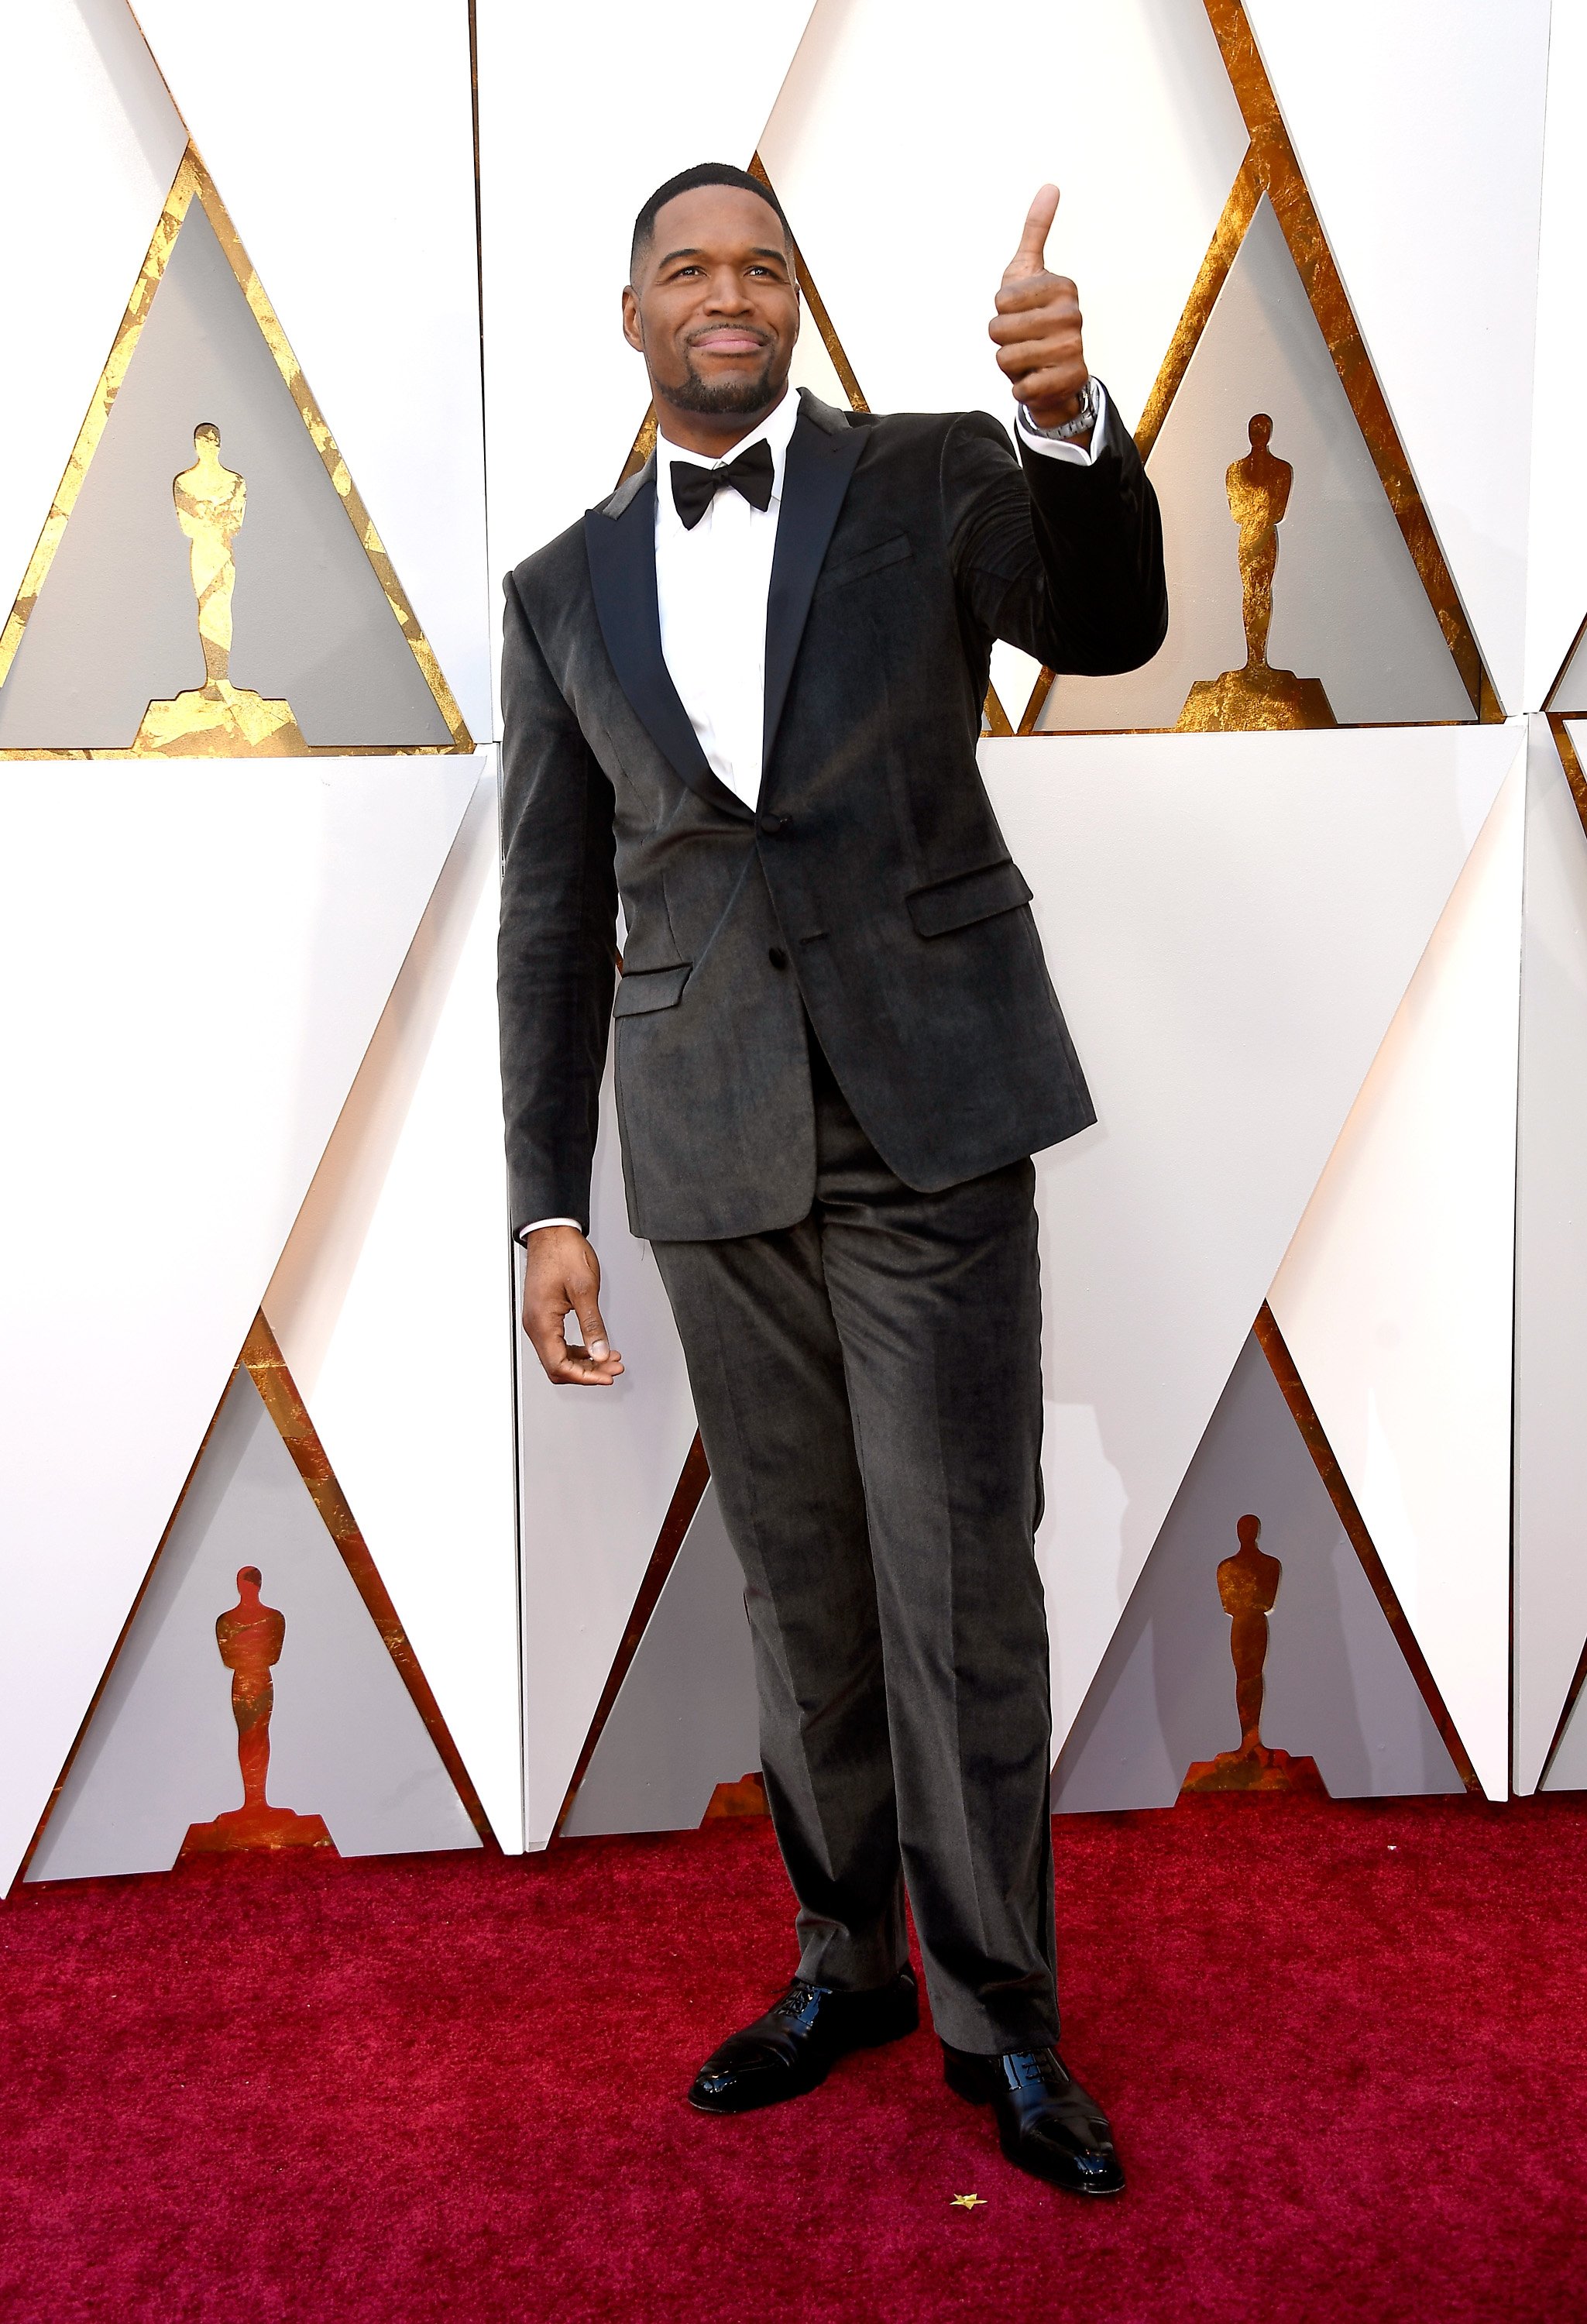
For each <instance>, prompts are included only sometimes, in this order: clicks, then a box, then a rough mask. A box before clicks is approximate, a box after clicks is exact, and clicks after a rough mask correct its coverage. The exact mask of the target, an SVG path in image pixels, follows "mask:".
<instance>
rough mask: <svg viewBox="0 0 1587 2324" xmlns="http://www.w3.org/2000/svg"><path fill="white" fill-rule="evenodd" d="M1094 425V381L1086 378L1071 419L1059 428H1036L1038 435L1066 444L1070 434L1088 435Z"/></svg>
mask: <svg viewBox="0 0 1587 2324" xmlns="http://www.w3.org/2000/svg"><path fill="white" fill-rule="evenodd" d="M1095 426H1096V382H1095V380H1094V379H1088V380H1087V381H1086V383H1085V385H1084V388H1083V389H1082V390H1081V393H1080V409H1079V410H1078V411H1077V412H1076V413H1075V417H1074V419H1073V420H1065V422H1064V424H1063V426H1062V427H1061V428H1038V429H1037V431H1036V432H1037V434H1038V436H1046V437H1047V438H1049V439H1050V440H1051V441H1052V442H1053V443H1055V444H1066V443H1067V442H1068V440H1069V438H1071V437H1072V436H1085V435H1089V434H1090V432H1091V430H1092V429H1093V428H1094V427H1095Z"/></svg>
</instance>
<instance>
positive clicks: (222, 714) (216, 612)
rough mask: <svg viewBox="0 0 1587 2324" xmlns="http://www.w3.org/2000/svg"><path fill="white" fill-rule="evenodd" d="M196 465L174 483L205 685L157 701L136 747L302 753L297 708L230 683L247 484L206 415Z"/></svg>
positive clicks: (221, 754) (218, 753) (238, 755)
mask: <svg viewBox="0 0 1587 2324" xmlns="http://www.w3.org/2000/svg"><path fill="white" fill-rule="evenodd" d="M193 453H194V459H193V465H192V466H191V467H190V468H184V469H183V470H182V472H181V474H180V476H178V477H177V478H176V479H175V481H174V482H173V484H172V485H171V497H172V499H173V500H174V501H175V503H176V519H177V522H178V523H179V524H180V527H181V529H182V530H183V532H184V533H186V535H187V538H188V556H189V566H190V568H191V571H192V576H193V595H194V596H195V597H196V598H197V599H198V642H199V643H200V645H201V646H202V647H203V649H204V683H203V685H202V686H201V687H193V688H192V689H191V690H190V691H189V692H188V693H186V694H179V695H177V696H175V697H174V698H173V699H172V700H171V701H169V702H152V703H151V704H150V705H149V707H148V709H147V710H145V712H144V713H143V724H142V725H141V726H140V727H139V729H138V735H137V740H136V742H134V744H133V749H134V752H139V753H142V754H148V755H152V756H155V757H159V758H167V759H282V758H297V757H300V756H301V754H302V753H303V752H306V751H307V750H308V748H309V745H308V743H307V742H305V741H304V740H303V737H302V734H301V733H300V732H299V728H298V722H297V720H296V719H295V718H294V717H293V715H292V712H291V705H290V704H289V703H286V702H271V701H267V700H266V698H265V696H263V695H262V694H254V693H250V692H249V690H248V689H247V688H246V687H235V686H234V685H233V684H232V682H231V652H232V592H233V590H234V589H235V586H236V578H237V575H236V566H235V563H234V561H233V558H232V543H233V541H235V539H236V537H237V534H238V532H239V531H240V530H241V529H242V523H243V517H244V513H245V510H246V508H247V503H248V487H247V485H246V484H245V483H244V481H243V479H242V477H241V476H239V475H237V474H236V473H235V470H234V469H231V468H226V467H223V466H221V460H220V430H219V429H218V428H217V426H216V424H215V422H214V420H203V421H201V422H200V424H199V425H198V427H197V428H195V429H194V430H193Z"/></svg>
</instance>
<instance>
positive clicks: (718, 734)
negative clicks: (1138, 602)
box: [519, 380, 1108, 1241]
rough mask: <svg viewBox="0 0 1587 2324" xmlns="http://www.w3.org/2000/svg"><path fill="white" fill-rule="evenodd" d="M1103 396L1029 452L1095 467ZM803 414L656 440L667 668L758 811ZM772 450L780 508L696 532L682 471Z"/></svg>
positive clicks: (722, 770) (698, 726) (1029, 427)
mask: <svg viewBox="0 0 1587 2324" xmlns="http://www.w3.org/2000/svg"><path fill="white" fill-rule="evenodd" d="M1096 392H1097V406H1096V424H1095V426H1094V428H1093V430H1092V437H1091V446H1090V448H1089V449H1088V448H1087V447H1084V446H1083V445H1080V444H1065V443H1058V442H1055V441H1054V440H1053V438H1051V437H1049V436H1047V435H1045V434H1044V433H1043V432H1042V430H1041V429H1039V428H1038V427H1037V425H1036V423H1035V421H1034V420H1032V419H1031V417H1030V415H1029V412H1028V411H1027V410H1026V409H1025V406H1024V405H1023V404H1020V407H1019V416H1018V419H1017V420H1016V423H1015V426H1016V432H1017V433H1018V435H1019V438H1020V443H1021V444H1022V445H1024V446H1026V447H1029V450H1031V451H1032V452H1039V453H1041V454H1043V455H1044V456H1045V457H1047V459H1049V460H1070V461H1074V462H1077V463H1078V464H1079V465H1080V466H1082V467H1089V466H1091V464H1092V462H1093V459H1094V458H1095V457H1096V447H1097V445H1098V443H1099V442H1100V440H1101V438H1102V433H1103V427H1104V425H1105V423H1106V420H1107V414H1108V404H1107V395H1106V392H1105V391H1104V390H1103V385H1102V383H1101V381H1100V380H1099V381H1098V382H1097V383H1096ZM798 416H799V401H798V396H797V395H796V394H795V393H794V392H793V391H792V390H791V389H789V390H788V391H787V392H785V393H784V395H783V399H782V401H781V402H780V404H779V405H778V407H777V409H776V410H775V411H773V412H772V413H771V415H770V418H769V419H766V420H762V421H761V425H760V426H759V427H758V428H757V429H754V430H753V432H752V434H750V435H748V436H745V437H743V438H742V439H741V440H740V441H739V442H738V443H736V444H735V445H734V447H733V449H732V450H731V451H730V452H726V453H724V455H723V456H722V457H721V459H719V460H703V459H701V457H700V456H699V454H698V453H697V452H686V451H685V450H684V449H683V447H682V446H681V445H678V444H672V443H669V441H668V439H667V438H666V437H665V436H662V435H658V437H657V438H656V604H657V607H658V610H659V612H660V617H661V653H662V658H663V659H664V660H665V662H666V664H667V669H668V674H669V677H670V678H671V680H672V683H673V685H674V687H676V688H677V690H678V700H679V701H680V702H681V703H682V705H683V706H684V708H685V709H686V710H687V713H688V716H689V723H690V724H691V725H692V726H693V728H694V730H695V733H697V735H698V736H699V738H700V748H701V750H702V751H704V752H705V754H706V763H707V764H708V765H709V767H710V769H711V771H712V773H713V774H714V775H715V776H716V777H717V779H719V780H720V781H722V782H724V783H725V784H726V785H727V788H728V789H729V790H730V791H735V792H736V793H737V794H738V796H739V798H741V799H743V803H744V805H745V806H746V807H753V806H754V805H755V803H756V801H757V800H758V799H759V798H760V796H761V751H762V748H763V745H764V740H765V737H764V726H765V717H766V600H767V597H768V595H769V594H770V587H771V556H772V551H773V550H774V549H776V547H777V520H778V516H779V514H780V511H781V508H782V479H783V475H784V472H785V470H786V468H787V466H788V447H789V438H790V437H791V436H792V434H793V431H794V427H795V423H796V422H797V421H798ZM762 441H764V442H765V443H767V444H769V445H770V447H771V499H770V504H769V505H768V506H767V507H766V508H764V509H758V508H752V507H751V505H750V503H749V502H748V501H747V500H745V498H744V496H743V493H741V492H738V491H736V490H735V489H734V487H733V486H732V485H728V486H726V487H725V488H724V490H723V491H721V492H719V493H717V494H716V497H715V500H714V501H713V502H712V503H711V505H710V507H709V508H708V509H707V510H706V513H705V515H704V516H703V517H702V518H701V519H700V521H699V522H698V523H697V525H695V526H693V527H692V528H689V527H686V526H685V524H684V521H683V519H682V518H681V517H680V516H679V515H678V507H677V503H675V501H674V500H673V497H672V463H673V462H674V461H675V460H683V461H692V462H693V464H694V466H696V467H702V468H720V467H724V466H726V464H727V462H728V461H729V460H736V459H737V458H738V457H739V455H740V453H742V452H747V451H748V450H749V448H750V446H751V445H752V444H759V443H761V442H762ZM577 1224H578V1221H577V1219H536V1220H534V1221H533V1222H531V1224H530V1225H529V1226H526V1227H522V1228H521V1229H520V1231H519V1240H520V1241H521V1240H523V1238H524V1237H525V1236H527V1235H531V1234H533V1232H534V1231H535V1229H536V1227H576V1226H577Z"/></svg>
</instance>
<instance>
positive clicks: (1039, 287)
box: [988, 186, 1091, 443]
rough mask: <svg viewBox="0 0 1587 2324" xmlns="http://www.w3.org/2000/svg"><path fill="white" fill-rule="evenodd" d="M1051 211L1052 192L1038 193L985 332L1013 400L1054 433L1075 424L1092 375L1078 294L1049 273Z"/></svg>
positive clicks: (1048, 189) (1053, 206)
mask: <svg viewBox="0 0 1587 2324" xmlns="http://www.w3.org/2000/svg"><path fill="white" fill-rule="evenodd" d="M1057 210H1058V189H1057V188H1056V186H1043V188H1042V189H1041V191H1040V192H1039V193H1038V195H1037V197H1036V199H1035V200H1034V201H1033V202H1032V203H1031V205H1030V211H1029V217H1027V218H1026V220H1025V228H1024V232H1023V233H1022V234H1021V235H1020V247H1019V249H1018V250H1017V251H1016V252H1015V253H1014V255H1013V256H1012V258H1010V261H1009V263H1008V264H1007V266H1005V267H1004V269H1003V280H1002V287H1001V290H1000V291H999V292H998V294H997V313H996V314H995V315H994V316H993V318H992V322H991V323H990V325H989V326H988V328H989V329H990V331H991V334H992V338H993V339H994V340H995V341H996V343H997V350H998V357H997V359H998V363H999V365H1000V366H1001V370H1002V371H1003V373H1004V374H1006V376H1007V378H1008V381H1009V383H1010V386H1011V387H1012V389H1013V391H1014V397H1015V401H1017V402H1020V403H1022V404H1023V405H1024V406H1025V409H1026V410H1027V411H1029V414H1030V417H1031V418H1032V420H1035V422H1036V424H1037V426H1038V428H1058V427H1061V426H1062V425H1063V423H1064V421H1065V420H1073V419H1074V418H1075V414H1076V413H1077V412H1078V410H1079V409H1080V398H1081V395H1082V394H1083V392H1084V388H1085V383H1086V381H1087V379H1088V378H1089V377H1090V375H1091V374H1090V373H1089V372H1088V371H1087V370H1086V367H1085V350H1084V346H1082V344H1081V324H1082V320H1083V318H1082V316H1081V312H1080V299H1079V295H1078V293H1077V292H1076V291H1075V285H1074V284H1073V283H1072V282H1071V281H1069V279H1068V277H1067V275H1065V274H1049V273H1048V272H1047V235H1049V234H1050V233H1051V232H1052V226H1053V220H1054V218H1055V217H1056V216H1057ZM1083 441H1084V438H1079V437H1076V438H1075V442H1076V443H1080V442H1083Z"/></svg>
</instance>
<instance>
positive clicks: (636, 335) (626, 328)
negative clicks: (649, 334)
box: [623, 282, 645, 355]
mask: <svg viewBox="0 0 1587 2324" xmlns="http://www.w3.org/2000/svg"><path fill="white" fill-rule="evenodd" d="M623 337H624V338H625V339H626V340H627V341H628V344H629V346H631V347H632V349H633V351H634V353H635V354H636V355H643V353H644V351H645V335H644V332H643V330H642V329H641V327H640V318H639V300H638V299H637V298H636V297H635V296H634V290H633V285H632V282H625V283H624V284H623Z"/></svg>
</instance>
